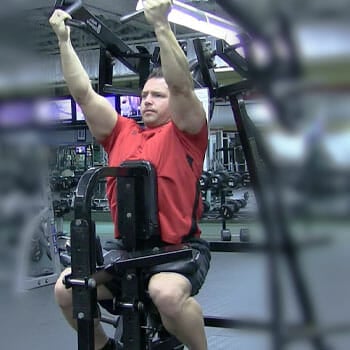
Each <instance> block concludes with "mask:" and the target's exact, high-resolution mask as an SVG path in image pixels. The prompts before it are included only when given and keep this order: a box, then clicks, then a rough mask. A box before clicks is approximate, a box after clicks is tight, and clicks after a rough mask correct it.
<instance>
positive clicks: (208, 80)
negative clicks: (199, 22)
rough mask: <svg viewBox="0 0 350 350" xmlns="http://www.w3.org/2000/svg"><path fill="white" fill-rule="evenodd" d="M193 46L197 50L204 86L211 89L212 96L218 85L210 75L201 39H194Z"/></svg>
mask: <svg viewBox="0 0 350 350" xmlns="http://www.w3.org/2000/svg"><path fill="white" fill-rule="evenodd" d="M193 46H194V50H195V52H196V56H197V61H198V65H199V69H200V72H201V74H202V79H203V83H204V86H206V87H207V88H208V89H209V95H210V97H213V96H214V94H215V88H216V86H215V85H214V82H213V80H212V77H211V75H210V70H209V68H208V64H207V60H206V58H205V54H204V49H203V45H202V41H201V39H194V40H193Z"/></svg>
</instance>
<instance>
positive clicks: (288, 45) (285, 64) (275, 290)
mask: <svg viewBox="0 0 350 350" xmlns="http://www.w3.org/2000/svg"><path fill="white" fill-rule="evenodd" d="M217 3H218V4H219V5H220V6H221V7H222V8H223V9H226V11H227V12H228V14H229V15H230V16H231V17H232V18H234V19H235V20H236V21H237V22H238V23H239V24H240V25H241V28H242V31H241V33H240V34H239V35H238V36H237V39H238V40H239V41H240V42H239V43H238V44H237V45H233V46H228V45H227V44H226V43H224V42H223V41H217V42H216V44H217V45H216V50H215V54H217V55H219V56H220V57H221V58H222V59H223V60H224V61H225V62H226V63H227V64H228V65H229V66H231V67H232V68H234V70H235V71H236V72H238V74H240V75H241V77H242V79H241V81H238V82H234V83H232V84H229V85H225V86H219V87H217V88H214V95H215V96H216V97H223V98H229V100H230V103H231V107H232V111H233V117H234V120H235V124H236V126H237V129H238V133H239V138H240V140H241V144H242V148H243V151H244V154H245V158H246V162H247V167H248V171H249V174H250V178H251V183H252V186H253V189H254V192H255V197H256V199H257V204H258V208H259V211H260V214H261V215H260V216H261V220H262V223H263V226H264V233H265V238H266V245H265V246H263V247H262V248H263V249H257V246H256V245H250V244H248V245H247V244H242V243H235V242H211V244H210V247H211V250H212V251H221V252H222V251H227V252H229V251H232V252H249V251H252V252H253V251H260V252H261V251H264V252H265V253H266V254H267V257H268V271H269V293H270V306H271V319H270V320H269V321H268V322H261V321H256V320H233V319H227V318H222V317H213V316H205V318H204V320H205V325H206V326H209V327H224V328H232V327H234V328H242V329H251V330H253V329H254V330H262V331H266V332H269V333H270V334H271V343H272V346H271V348H272V349H274V350H282V349H285V348H286V346H287V345H288V343H290V342H292V341H293V340H294V341H295V340H301V339H303V340H306V341H308V342H310V344H311V345H312V346H313V348H314V349H317V350H324V349H328V348H327V345H326V341H325V336H326V334H330V333H332V332H336V330H335V329H342V331H347V330H348V329H349V326H348V325H345V326H343V327H342V326H338V327H335V328H333V329H332V328H331V327H330V329H329V330H326V329H321V328H320V326H319V324H318V322H317V317H316V314H315V310H314V308H313V305H312V302H311V298H310V294H309V290H308V288H307V284H306V282H305V280H304V276H303V273H302V268H301V265H300V262H299V259H298V249H299V247H300V244H299V245H296V244H295V242H294V239H293V236H292V234H291V232H290V229H289V226H288V218H287V217H286V210H285V206H284V204H285V203H283V201H282V198H281V192H282V191H281V188H280V187H281V184H280V179H279V177H278V173H277V172H276V171H275V166H274V160H273V159H271V156H270V154H269V152H268V151H267V147H266V145H265V144H264V142H263V140H262V138H261V135H260V134H259V132H258V130H257V128H256V127H255V125H254V124H253V122H252V121H251V119H250V117H249V115H248V113H247V110H246V107H245V100H244V97H245V94H246V93H249V92H251V91H253V90H256V89H258V90H259V93H260V94H262V95H263V96H264V98H267V99H268V101H269V102H271V103H272V104H273V106H274V108H275V110H276V111H277V114H278V117H279V120H280V121H281V122H282V123H283V124H284V126H285V127H286V128H290V129H293V128H294V127H295V126H296V125H297V122H298V120H299V119H298V118H299V117H300V116H298V115H295V113H294V114H293V111H292V109H291V108H290V107H291V105H295V100H294V98H295V94H296V93H298V92H299V91H296V88H295V87H300V84H299V83H300V80H299V78H300V72H301V70H300V62H299V59H298V56H297V50H296V46H295V45H294V43H293V39H292V35H291V31H290V27H293V26H289V21H290V18H288V16H287V15H286V12H285V11H283V10H282V9H281V8H278V10H279V11H278V10H276V11H275V12H274V14H275V17H274V20H275V22H274V23H275V27H274V28H275V30H270V29H271V27H269V26H266V23H261V21H260V20H255V19H254V17H253V15H252V13H251V12H249V11H247V10H246V9H244V6H245V3H244V2H237V1H231V0H217ZM254 42H257V43H259V47H260V46H261V47H263V50H265V53H266V57H267V58H268V59H267V60H266V62H263V63H262V62H258V60H257V59H256V57H257V56H255V55H254V51H253V50H252V47H253V45H252V44H253V43H254ZM281 45H282V46H281ZM200 46H201V43H200V41H197V50H196V53H197V51H199V52H200V54H197V59H198V61H201V62H199V63H200V64H199V66H200V67H201V69H202V76H206V77H208V78H209V79H210V71H211V67H210V66H208V65H207V63H206V60H205V57H204V51H205V49H204V48H203V47H202V48H201V47H200ZM281 47H283V48H284V51H283V52H284V53H287V54H283V55H281V51H280V50H279V49H280V48H281ZM238 49H243V52H244V56H243V55H240V53H239V52H238ZM213 83H215V81H214V82H209V85H208V88H213V86H214V84H213ZM294 83H295V84H294ZM281 84H282V85H284V84H285V85H284V86H285V87H287V88H286V89H285V90H284V91H283V92H281V90H280V89H279V88H278V87H281V86H282V85H281ZM290 92H293V93H290ZM278 94H280V95H279V96H278ZM291 100H293V101H291ZM223 229H226V227H223ZM227 236H228V235H227ZM225 237H226V234H225ZM281 253H283V254H284V255H285V258H286V259H285V261H286V263H287V268H288V271H289V272H290V276H291V279H292V283H293V287H294V288H295V296H296V302H297V303H298V305H299V306H300V312H301V321H300V322H298V323H297V324H286V321H285V319H286V318H285V317H284V315H283V291H282V289H281V283H280V280H279V279H280V275H281V274H280V271H279V269H280V263H281V260H280V259H279V256H280V254H281Z"/></svg>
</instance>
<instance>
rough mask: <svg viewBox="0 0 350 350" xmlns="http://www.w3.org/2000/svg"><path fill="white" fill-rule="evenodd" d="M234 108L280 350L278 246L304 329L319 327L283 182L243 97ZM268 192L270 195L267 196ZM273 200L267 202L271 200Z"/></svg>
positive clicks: (319, 343) (316, 341)
mask: <svg viewBox="0 0 350 350" xmlns="http://www.w3.org/2000/svg"><path fill="white" fill-rule="evenodd" d="M230 101H231V106H232V110H233V113H234V118H235V120H236V124H237V128H238V132H239V135H240V139H241V142H242V146H243V150H244V152H245V156H246V159H247V165H248V169H249V172H250V176H251V178H252V184H253V187H254V192H255V195H256V199H257V202H258V207H259V214H260V216H261V220H262V222H263V224H264V229H265V230H264V231H265V235H266V240H267V244H268V246H269V250H268V261H269V271H270V274H269V276H270V293H271V294H270V295H271V310H272V323H273V349H274V350H280V349H282V346H283V345H284V344H285V342H286V337H285V335H284V325H283V323H282V322H283V320H282V291H281V288H280V281H279V277H278V275H279V269H278V265H279V264H278V246H279V245H281V244H282V246H283V247H284V253H285V256H286V261H287V267H288V268H289V270H290V273H291V277H292V280H293V282H294V287H295V292H296V295H297V299H298V302H299V303H300V308H301V313H302V317H303V326H304V327H306V328H308V327H310V326H312V327H318V324H317V321H316V315H315V312H314V309H313V305H312V303H311V299H310V295H309V292H308V289H307V287H306V283H305V281H304V277H303V274H302V269H301V266H300V263H299V260H298V247H297V245H296V243H295V242H294V240H293V238H292V235H291V233H290V231H289V228H288V226H287V222H288V218H287V216H286V212H285V210H284V205H283V203H282V199H281V195H280V194H281V191H280V182H279V179H278V178H277V177H276V176H273V175H274V174H275V173H276V172H274V171H273V170H274V167H273V163H272V161H271V159H270V157H269V155H268V153H267V151H266V149H265V147H264V144H263V143H262V142H261V139H260V138H259V137H258V135H257V132H256V129H255V126H254V124H253V123H252V122H251V120H250V118H249V116H248V115H247V112H246V109H245V104H244V100H243V98H242V96H233V95H232V96H230ZM267 191H269V193H270V196H269V193H268V192H267ZM271 193H272V194H273V196H272V197H273V200H272V202H271V200H270V201H269V200H267V198H269V197H270V198H271ZM311 341H312V344H313V346H314V348H315V349H317V350H323V349H326V348H327V347H326V345H325V342H324V340H323V338H322V337H321V335H320V334H315V336H313V337H311Z"/></svg>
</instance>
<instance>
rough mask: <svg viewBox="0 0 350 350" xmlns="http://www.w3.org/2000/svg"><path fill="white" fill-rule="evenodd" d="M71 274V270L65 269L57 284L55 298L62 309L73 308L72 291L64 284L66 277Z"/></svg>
mask: <svg viewBox="0 0 350 350" xmlns="http://www.w3.org/2000/svg"><path fill="white" fill-rule="evenodd" d="M70 273H71V269H70V268H67V269H65V270H64V271H63V272H62V273H61V275H60V277H59V278H58V280H57V281H56V284H55V298H56V301H57V304H58V305H59V306H60V307H61V308H68V307H71V306H72V291H71V289H67V288H66V287H65V285H64V284H63V280H64V277H65V276H66V275H68V274H70Z"/></svg>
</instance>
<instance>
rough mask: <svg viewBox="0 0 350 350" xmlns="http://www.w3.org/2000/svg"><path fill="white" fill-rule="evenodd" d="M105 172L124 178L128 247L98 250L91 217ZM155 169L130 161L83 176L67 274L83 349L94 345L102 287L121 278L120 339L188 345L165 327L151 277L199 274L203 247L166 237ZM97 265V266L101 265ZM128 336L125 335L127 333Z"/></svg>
mask: <svg viewBox="0 0 350 350" xmlns="http://www.w3.org/2000/svg"><path fill="white" fill-rule="evenodd" d="M102 177H114V178H118V186H117V191H118V192H117V198H118V208H120V211H119V212H118V228H119V231H120V234H121V240H122V242H123V246H124V248H125V249H124V250H123V251H117V250H111V251H109V252H108V253H107V254H106V255H105V257H103V255H102V254H101V250H100V249H97V250H96V233H95V223H94V222H93V221H92V219H91V198H92V193H93V187H94V186H95V185H96V183H97V182H98V180H99V179H100V178H102ZM156 191H157V184H156V174H155V170H154V168H153V167H152V165H151V164H150V163H149V162H145V161H139V162H138V161H132V162H125V163H123V164H122V165H121V166H120V167H102V168H92V169H89V170H88V171H87V172H86V173H84V174H83V176H82V177H81V179H80V181H79V183H78V187H77V190H76V197H75V201H74V220H73V221H72V223H71V252H72V265H71V266H72V273H71V275H69V276H66V278H65V285H66V287H67V288H70V287H72V290H73V316H74V318H75V319H77V323H78V349H79V350H83V349H84V350H90V349H91V350H92V349H94V332H93V321H94V318H96V317H98V309H97V289H96V288H97V287H98V286H99V285H100V284H103V283H106V282H107V281H110V280H112V279H113V278H118V279H119V280H121V287H122V295H121V299H120V300H115V301H114V310H112V311H113V313H116V314H119V315H121V316H122V329H123V331H122V332H119V333H118V334H119V335H120V339H117V341H118V344H119V345H120V346H121V345H122V349H125V350H139V349H164V350H165V349H174V350H175V349H179V350H180V349H183V346H182V344H181V343H179V342H178V340H177V339H175V338H174V337H173V336H171V335H169V334H168V333H167V332H166V331H165V329H164V327H162V325H161V323H160V321H159V317H157V315H156V313H154V306H152V303H151V301H150V299H149V297H148V295H147V281H148V278H149V276H151V275H152V274H155V273H159V272H179V273H184V272H186V273H193V272H195V270H196V269H197V264H196V259H197V258H198V254H199V253H198V252H197V253H196V254H193V252H194V251H193V250H192V249H190V248H189V247H188V246H186V245H178V246H166V245H164V244H162V243H161V242H160V238H159V225H158V208H157V195H156ZM96 266H97V267H96ZM121 335H122V336H121Z"/></svg>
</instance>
